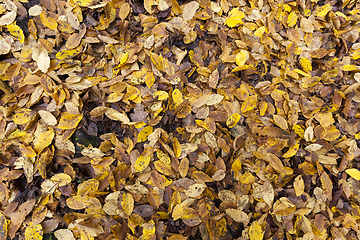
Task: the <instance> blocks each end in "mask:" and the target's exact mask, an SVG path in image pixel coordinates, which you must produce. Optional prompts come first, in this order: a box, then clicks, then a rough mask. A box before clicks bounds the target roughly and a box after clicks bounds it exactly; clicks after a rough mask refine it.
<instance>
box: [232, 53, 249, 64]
mask: <svg viewBox="0 0 360 240" xmlns="http://www.w3.org/2000/svg"><path fill="white" fill-rule="evenodd" d="M247 60H249V52H248V51H245V50H241V51H240V52H239V53H238V54H237V55H236V58H235V61H236V64H237V65H239V66H242V65H244V64H245V63H246V61H247Z"/></svg>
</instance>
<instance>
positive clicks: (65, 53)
mask: <svg viewBox="0 0 360 240" xmlns="http://www.w3.org/2000/svg"><path fill="white" fill-rule="evenodd" d="M78 53H79V52H78V51H77V50H76V49H72V50H62V51H60V52H58V53H56V58H57V59H59V60H65V59H70V58H73V57H75V55H77V54H78Z"/></svg>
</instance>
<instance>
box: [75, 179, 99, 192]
mask: <svg viewBox="0 0 360 240" xmlns="http://www.w3.org/2000/svg"><path fill="white" fill-rule="evenodd" d="M99 185H100V183H99V181H98V180H97V179H94V178H92V179H89V180H87V181H85V182H82V183H80V184H79V186H78V189H77V195H90V194H92V193H95V192H96V191H97V190H98V188H99Z"/></svg>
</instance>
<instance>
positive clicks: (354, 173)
mask: <svg viewBox="0 0 360 240" xmlns="http://www.w3.org/2000/svg"><path fill="white" fill-rule="evenodd" d="M345 172H346V173H347V174H349V175H350V176H351V177H352V178H354V179H356V180H358V181H359V180H360V171H359V170H357V169H355V168H350V169H346V170H345Z"/></svg>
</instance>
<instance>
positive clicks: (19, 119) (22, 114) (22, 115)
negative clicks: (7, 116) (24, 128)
mask: <svg viewBox="0 0 360 240" xmlns="http://www.w3.org/2000/svg"><path fill="white" fill-rule="evenodd" d="M34 115H35V114H34V112H33V111H32V110H31V109H26V108H21V109H20V110H18V111H17V112H16V113H15V115H14V117H13V121H14V123H15V124H18V125H23V124H26V123H28V122H30V120H31V118H32V117H33V116H34Z"/></svg>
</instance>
